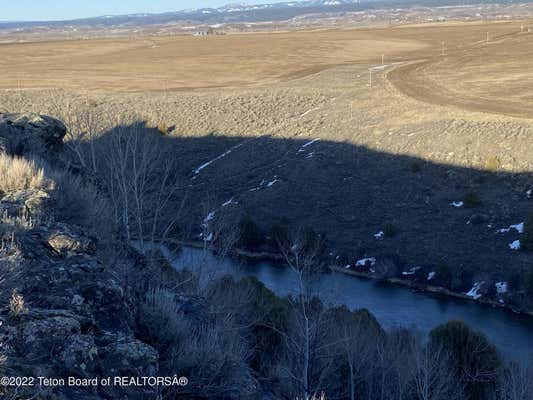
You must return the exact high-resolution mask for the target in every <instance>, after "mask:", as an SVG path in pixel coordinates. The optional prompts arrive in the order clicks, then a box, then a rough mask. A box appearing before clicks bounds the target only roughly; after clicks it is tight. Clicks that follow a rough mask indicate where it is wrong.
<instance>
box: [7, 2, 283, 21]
mask: <svg viewBox="0 0 533 400" xmlns="http://www.w3.org/2000/svg"><path fill="white" fill-rule="evenodd" d="M280 1H282V0H237V1H234V0H0V21H45V20H61V19H73V18H83V17H97V16H101V15H113V14H133V13H159V12H165V11H178V10H183V9H187V8H203V7H220V6H223V5H225V4H227V3H248V4H259V3H275V2H280Z"/></svg>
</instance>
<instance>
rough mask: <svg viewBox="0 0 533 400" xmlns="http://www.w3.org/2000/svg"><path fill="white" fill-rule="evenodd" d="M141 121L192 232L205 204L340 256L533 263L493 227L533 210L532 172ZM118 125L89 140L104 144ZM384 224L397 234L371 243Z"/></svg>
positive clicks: (508, 269)
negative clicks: (311, 238)
mask: <svg viewBox="0 0 533 400" xmlns="http://www.w3.org/2000/svg"><path fill="white" fill-rule="evenodd" d="M140 127H141V129H143V130H144V131H145V133H146V134H147V135H153V136H154V137H156V138H157V141H158V143H159V144H160V145H161V146H163V147H164V148H165V149H166V156H167V157H173V158H174V159H175V160H176V161H177V162H176V167H175V169H174V171H173V174H174V175H175V176H174V178H175V179H176V180H179V181H180V182H181V183H182V187H181V190H182V191H183V193H185V192H186V193H187V198H188V201H187V213H186V215H185V216H184V221H183V223H184V224H187V225H188V226H192V227H193V229H192V230H191V237H195V235H197V234H198V233H199V231H200V225H201V222H202V220H203V219H204V218H205V217H206V207H208V208H209V210H211V211H214V212H215V213H217V212H219V211H221V210H224V212H231V213H233V214H235V215H237V216H239V215H244V214H248V215H250V216H251V217H252V218H253V219H254V220H255V221H256V222H257V224H258V225H259V226H260V227H261V228H262V229H263V230H264V231H265V232H268V230H269V229H270V227H271V226H272V225H273V224H274V223H276V222H278V221H279V220H280V219H281V218H283V217H285V218H287V219H288V221H289V224H290V226H291V227H301V226H310V227H313V228H314V229H315V230H316V231H318V232H321V233H323V234H325V235H326V237H327V239H328V244H329V248H328V251H329V252H331V254H333V255H334V256H336V255H339V256H341V257H342V259H349V260H353V259H354V258H355V257H376V258H378V259H379V258H383V257H395V258H396V259H401V260H402V263H403V264H404V265H405V266H406V267H414V266H427V265H432V266H437V265H439V264H445V265H447V266H448V267H450V268H451V269H453V270H454V271H456V275H457V276H461V277H462V278H461V280H464V281H465V282H472V280H473V279H483V278H484V277H485V276H490V277H491V278H492V279H499V280H507V281H510V280H512V279H513V276H514V275H515V274H516V273H518V272H519V271H523V270H525V268H527V267H531V266H532V265H533V253H528V252H524V251H513V250H511V249H510V248H509V244H510V243H512V242H513V241H515V240H518V239H520V238H521V235H520V234H519V233H518V232H517V231H515V230H510V231H509V232H507V233H497V232H496V231H497V230H498V229H500V228H507V227H509V226H510V225H513V224H517V223H519V222H523V221H524V220H525V218H526V216H527V214H528V213H529V212H531V211H532V210H533V199H528V196H527V194H526V191H528V190H529V189H531V188H532V187H533V173H531V172H528V173H507V172H489V171H481V170H477V169H470V168H465V167H459V166H453V165H444V164H438V163H433V162H429V161H425V160H422V159H419V158H416V157H411V156H406V155H395V154H388V153H383V152H377V151H374V150H371V149H368V148H366V147H364V146H356V145H353V144H351V143H346V142H334V141H327V140H323V139H321V140H317V141H313V138H302V139H287V138H277V137H271V136H260V137H253V138H246V137H233V136H223V135H217V134H212V135H208V136H202V137H183V136H172V134H168V135H162V134H161V133H160V132H158V131H156V130H154V129H149V128H147V127H145V126H144V125H141V126H140ZM138 128H139V126H136V127H135V129H138ZM118 129H122V130H123V129H126V130H127V129H133V127H119V128H118ZM116 132H117V131H116V130H112V131H109V132H107V133H106V134H104V135H103V136H102V137H101V138H99V139H97V140H96V141H95V142H93V145H95V147H96V148H98V146H99V145H100V146H108V143H109V138H110V137H112V136H113V135H116ZM531 197H533V196H531ZM230 200H231V201H230ZM453 202H463V203H464V205H463V206H462V207H454V206H453V205H452V203H453ZM477 203H479V204H477ZM469 206H472V208H469ZM380 231H385V232H390V233H393V235H391V237H385V238H383V239H381V240H378V239H376V238H375V237H374V235H375V234H376V233H378V232H380ZM468 284H469V285H470V283H468Z"/></svg>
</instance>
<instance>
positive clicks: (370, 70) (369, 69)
mask: <svg viewBox="0 0 533 400" xmlns="http://www.w3.org/2000/svg"><path fill="white" fill-rule="evenodd" d="M368 72H369V73H370V76H369V83H370V87H372V68H368Z"/></svg>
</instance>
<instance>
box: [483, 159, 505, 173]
mask: <svg viewBox="0 0 533 400" xmlns="http://www.w3.org/2000/svg"><path fill="white" fill-rule="evenodd" d="M500 166H501V162H500V159H499V158H498V157H496V156H491V157H489V158H488V159H487V162H486V163H485V169H486V170H487V171H490V172H496V171H498V170H499V169H500Z"/></svg>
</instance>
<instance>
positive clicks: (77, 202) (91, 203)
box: [46, 169, 114, 239]
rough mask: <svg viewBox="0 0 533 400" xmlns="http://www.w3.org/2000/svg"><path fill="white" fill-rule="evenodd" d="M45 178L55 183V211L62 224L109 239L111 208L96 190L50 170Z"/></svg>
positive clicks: (66, 175)
mask: <svg viewBox="0 0 533 400" xmlns="http://www.w3.org/2000/svg"><path fill="white" fill-rule="evenodd" d="M46 175H47V176H48V177H50V178H51V179H52V180H53V181H54V189H53V191H52V198H53V200H54V201H55V205H54V210H55V211H56V213H57V216H58V217H59V219H61V221H62V222H67V223H73V224H77V225H81V226H83V227H84V228H87V229H89V230H90V231H91V232H93V233H98V236H99V237H100V238H102V239H104V238H109V236H110V235H111V233H112V230H113V228H114V226H113V224H110V221H112V218H111V212H110V206H109V204H108V203H107V201H106V200H105V198H104V197H103V196H102V195H100V194H99V193H98V192H97V189H96V188H95V187H94V186H92V185H91V184H89V183H86V182H84V181H83V179H82V178H81V177H80V176H74V175H72V174H70V173H68V172H65V171H59V170H54V169H49V170H48V171H46Z"/></svg>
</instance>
